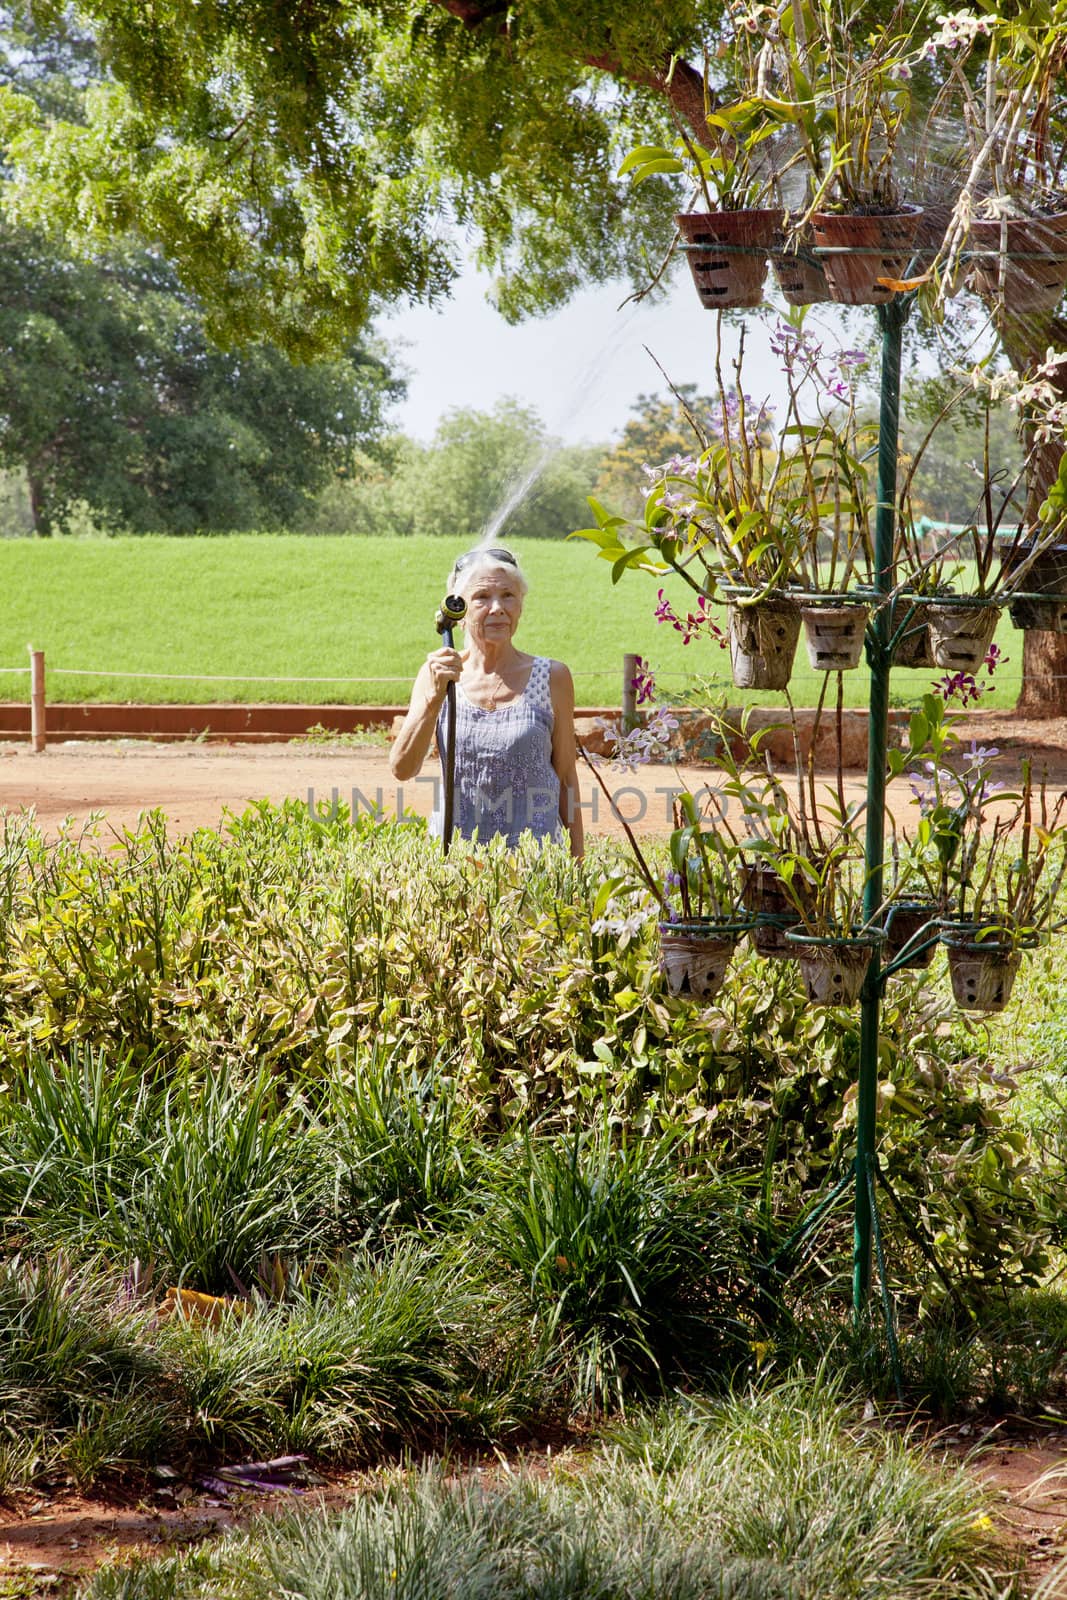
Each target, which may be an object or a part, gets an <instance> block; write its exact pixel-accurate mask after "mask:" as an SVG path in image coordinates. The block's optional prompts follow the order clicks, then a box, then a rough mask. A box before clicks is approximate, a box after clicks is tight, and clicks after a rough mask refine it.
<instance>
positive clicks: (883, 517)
mask: <svg viewBox="0 0 1067 1600" xmlns="http://www.w3.org/2000/svg"><path fill="white" fill-rule="evenodd" d="M909 310H910V303H909V301H908V300H902V299H900V298H897V299H893V300H890V301H889V302H888V303H887V304H886V305H884V306H881V307H879V321H880V323H881V327H882V386H881V399H880V405H879V412H878V506H877V510H876V512H875V521H874V586H875V591H876V593H877V594H879V595H887V594H889V593H890V592H891V591H892V589H893V584H894V562H893V540H894V532H895V523H896V500H897V450H898V436H899V430H900V353H901V345H902V342H903V338H902V336H903V330H904V323H905V321H906V320H907V316H908V312H909ZM891 635H892V628H891V626H890V616H889V608H888V607H887V606H881V607H876V609H875V614H874V617H873V619H872V622H871V627H870V629H869V632H868V636H867V659H868V662H869V665H870V674H871V684H870V724H869V728H868V736H867V737H868V742H867V751H868V756H867V837H866V848H865V859H866V871H867V879H866V884H865V886H864V891H863V919H864V921H865V922H870V921H871V919H872V918H873V917H874V915H875V913H876V912H877V911H878V908H879V906H880V905H881V903H882V867H883V863H884V860H885V784H886V754H887V750H888V745H889V666H890V662H889V655H890V651H889V641H890V637H891ZM881 995H882V973H881V959H880V952H879V950H878V947H877V946H876V947H875V951H874V954H873V956H872V957H871V964H870V967H869V969H868V972H867V979H866V982H865V983H864V986H863V996H862V1011H861V1021H860V1064H859V1083H858V1086H857V1101H856V1112H857V1117H856V1220H855V1229H854V1234H853V1253H852V1306H853V1310H854V1312H855V1314H856V1316H857V1317H858V1316H859V1314H860V1312H861V1311H862V1309H863V1307H864V1305H865V1304H866V1301H867V1293H868V1290H869V1289H870V1284H871V1225H872V1217H871V1189H870V1185H869V1184H868V1174H869V1173H870V1171H871V1167H872V1163H873V1159H874V1148H875V1124H876V1120H877V1106H878V1032H879V1012H880V1010H881Z"/></svg>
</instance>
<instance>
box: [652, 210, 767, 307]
mask: <svg viewBox="0 0 1067 1600" xmlns="http://www.w3.org/2000/svg"><path fill="white" fill-rule="evenodd" d="M674 220H675V222H676V223H677V224H678V228H679V231H680V232H681V235H682V238H683V240H684V241H685V252H686V255H687V256H688V258H689V270H690V272H691V273H692V274H693V282H694V283H695V284H696V291H697V294H698V295H699V297H700V303H701V305H702V306H704V307H705V308H706V309H707V310H709V311H730V310H736V309H738V308H739V307H744V306H758V305H760V304H762V301H763V285H764V281H765V279H766V277H767V256H768V255H769V253H770V249H771V246H772V244H773V243H774V239H775V236H776V234H777V232H778V230H779V228H780V227H781V223H782V213H781V211H780V210H774V211H692V212H684V213H682V214H681V215H679V216H676V217H675V219H674ZM723 245H729V246H731V248H730V249H727V250H723V249H722V248H721V246H723Z"/></svg>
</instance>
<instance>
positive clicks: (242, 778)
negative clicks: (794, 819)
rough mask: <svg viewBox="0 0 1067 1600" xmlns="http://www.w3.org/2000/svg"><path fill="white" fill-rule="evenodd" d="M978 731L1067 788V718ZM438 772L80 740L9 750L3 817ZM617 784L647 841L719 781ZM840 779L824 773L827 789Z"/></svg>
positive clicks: (190, 803)
mask: <svg viewBox="0 0 1067 1600" xmlns="http://www.w3.org/2000/svg"><path fill="white" fill-rule="evenodd" d="M967 732H968V734H969V735H970V736H972V737H973V738H974V739H976V740H977V741H978V742H979V743H981V744H984V745H995V746H996V747H998V748H999V749H1001V750H1002V751H1003V752H1004V754H1005V756H1006V758H1007V761H1006V768H1007V770H1006V776H1009V775H1010V772H1011V769H1012V768H1013V767H1014V768H1016V769H1017V765H1018V758H1019V757H1020V756H1022V755H1025V754H1030V755H1032V756H1033V757H1034V763H1035V770H1042V769H1046V770H1047V771H1048V775H1049V780H1050V783H1052V784H1053V785H1054V786H1057V787H1058V786H1063V785H1064V784H1067V719H1059V720H1056V721H1051V722H1024V721H1020V720H1019V719H1017V718H1014V717H1013V716H1012V715H1011V714H1008V713H1004V712H999V713H993V712H989V713H977V714H975V715H974V716H973V717H972V718H971V719H970V721H969V725H968V729H967ZM437 772H438V769H437V767H436V764H435V763H434V764H430V763H428V764H427V767H426V769H425V771H424V773H423V774H422V776H421V777H420V778H418V779H416V780H415V781H414V782H413V783H407V784H404V785H402V786H401V785H397V784H396V783H395V782H394V780H393V778H392V776H391V775H390V772H389V766H388V757H387V752H386V750H385V749H384V748H381V747H368V746H355V745H353V746H348V745H341V744H334V745H324V746H312V745H303V744H279V745H258V746H256V747H255V748H248V747H247V746H245V747H241V746H232V745H200V744H148V743H145V742H142V741H133V740H120V741H113V742H109V743H103V744H95V743H92V744H90V743H85V742H80V741H79V742H71V743H69V744H57V745H51V746H49V748H48V749H47V750H45V751H44V752H43V753H42V754H41V755H34V754H33V753H32V752H31V751H30V750H29V749H28V748H27V746H26V745H24V744H0V810H2V811H6V812H17V811H19V810H21V809H23V808H30V807H32V808H33V809H34V810H35V811H36V814H37V817H38V819H39V821H40V823H41V825H42V826H43V827H44V828H45V829H46V831H48V832H49V833H54V832H55V830H56V829H57V828H58V827H59V825H60V824H61V823H62V821H63V820H64V818H66V817H73V818H74V819H76V821H77V822H78V823H79V824H80V823H83V822H84V821H85V820H86V819H87V818H88V817H89V816H90V814H92V813H96V812H100V813H103V814H104V815H105V816H106V818H107V820H108V822H109V823H110V825H111V826H112V827H115V828H123V827H129V826H132V824H133V823H135V822H136V820H137V817H138V815H139V814H140V813H141V812H142V811H146V810H150V809H153V808H155V807H157V806H158V807H161V808H162V809H163V810H164V811H165V812H166V814H167V816H168V817H169V818H170V821H171V824H172V826H173V828H174V829H175V831H177V832H179V833H187V832H189V831H190V830H191V829H193V828H196V827H201V826H207V827H216V826H217V825H218V823H219V821H220V820H221V818H222V815H223V812H224V811H226V810H230V811H241V810H243V809H244V807H245V806H246V805H248V804H249V803H250V802H251V801H253V800H258V799H262V798H263V797H267V798H269V799H270V800H273V801H275V802H277V801H281V800H283V799H286V798H295V799H298V800H301V801H303V802H305V803H306V802H307V801H308V800H309V799H310V800H312V801H313V802H314V803H316V804H318V805H320V806H323V807H324V808H326V809H328V808H329V807H330V805H331V803H332V800H333V797H334V795H335V794H336V796H337V797H338V798H339V799H340V800H342V801H344V802H346V803H347V804H350V805H353V806H354V808H356V809H367V808H369V807H371V806H373V805H374V804H375V803H378V804H380V805H382V806H383V807H384V808H385V810H386V811H387V812H390V813H394V812H396V811H397V810H398V809H400V810H403V809H405V808H410V809H411V810H413V811H415V812H417V813H418V814H420V815H422V816H428V815H429V813H430V810H431V809H432V804H433V793H434V785H435V782H436V781H437ZM605 777H606V778H607V781H608V782H609V785H610V787H611V788H612V790H613V791H614V792H615V793H616V795H617V796H618V799H619V804H620V806H621V807H622V809H623V811H624V813H625V815H626V816H627V818H628V820H630V821H631V822H632V824H633V826H634V827H635V829H636V830H637V831H638V832H647V833H659V832H669V831H670V827H671V809H670V790H671V788H672V787H678V786H680V784H682V783H689V784H690V785H692V786H694V787H695V786H698V785H699V784H700V783H702V782H704V781H706V780H707V779H709V778H712V777H713V774H712V773H711V772H710V771H709V770H708V769H707V768H695V767H677V768H676V767H646V768H643V769H641V770H640V771H638V772H636V773H627V774H623V775H621V776H620V775H619V774H614V773H610V774H609V773H607V772H606V771H605ZM831 781H832V774H830V773H829V772H822V773H820V774H819V777H818V782H819V785H820V788H825V786H827V785H829V784H830V783H831ZM864 783H865V775H864V773H863V772H862V771H858V770H857V771H851V772H849V773H847V774H846V777H845V795H846V799H847V801H848V802H849V803H852V802H854V801H857V800H861V799H862V798H863V794H864ZM582 793H583V803H584V807H585V817H586V826H587V828H588V829H589V831H591V832H593V833H618V832H619V831H620V830H619V826H618V823H617V822H616V821H615V820H614V819H613V817H612V815H611V811H610V808H609V806H608V805H607V802H606V801H605V799H604V797H603V796H602V795H601V794H599V793H598V792H597V790H596V786H595V784H594V782H593V780H592V778H591V776H590V775H589V773H588V772H584V773H583V774H582ZM910 802H911V794H910V791H909V789H908V787H907V785H906V784H905V783H903V782H898V783H896V784H894V785H893V786H892V789H891V791H890V800H889V804H890V809H891V810H892V812H893V814H894V815H895V816H897V817H898V818H903V817H906V816H907V814H908V807H909V805H910Z"/></svg>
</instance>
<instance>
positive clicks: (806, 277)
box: [771, 229, 830, 306]
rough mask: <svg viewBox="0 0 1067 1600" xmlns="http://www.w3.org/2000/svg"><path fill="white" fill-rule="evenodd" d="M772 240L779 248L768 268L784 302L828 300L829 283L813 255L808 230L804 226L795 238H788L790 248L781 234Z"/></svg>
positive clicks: (813, 239) (793, 304) (797, 304)
mask: <svg viewBox="0 0 1067 1600" xmlns="http://www.w3.org/2000/svg"><path fill="white" fill-rule="evenodd" d="M775 242H776V244H780V245H781V249H777V250H775V251H774V253H773V254H772V256H771V269H772V271H773V272H774V276H775V277H776V278H777V280H778V287H779V289H780V290H781V291H782V298H783V299H784V300H785V302H786V304H787V305H790V306H813V305H819V304H821V303H822V302H823V301H825V300H829V298H830V286H829V284H828V283H827V281H826V273H825V272H824V271H823V265H822V262H821V261H820V260H819V259H818V257H817V256H816V255H815V254H814V250H815V238H814V235H813V234H812V233H811V232H810V230H808V229H805V230H804V232H803V233H801V235H800V236H799V238H797V239H795V240H791V241H790V243H791V244H793V245H794V248H792V249H790V248H788V247H787V246H786V243H785V240H784V239H783V238H781V237H779V238H778V239H777V240H776V241H775Z"/></svg>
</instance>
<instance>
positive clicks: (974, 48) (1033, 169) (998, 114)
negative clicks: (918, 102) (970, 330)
mask: <svg viewBox="0 0 1067 1600" xmlns="http://www.w3.org/2000/svg"><path fill="white" fill-rule="evenodd" d="M938 23H939V27H938V31H937V32H936V33H934V34H932V35H931V36H930V38H928V39H927V40H926V42H925V44H924V47H923V49H924V55H925V56H926V57H927V58H928V59H930V60H932V61H936V62H937V64H938V67H939V69H940V71H941V72H942V74H943V77H944V81H945V89H944V90H943V93H942V98H944V97H945V96H946V95H947V94H954V95H955V99H956V104H955V107H954V108H953V109H954V111H955V120H956V122H957V125H958V126H960V127H961V129H962V132H963V136H964V138H965V140H966V145H967V152H968V161H969V168H968V172H967V176H966V178H965V180H964V183H963V185H962V187H961V189H960V194H959V199H958V202H957V206H956V213H955V217H954V222H953V226H952V229H951V230H950V233H949V237H948V239H947V240H946V254H947V255H948V256H949V257H952V256H954V255H955V254H956V253H958V250H959V248H960V247H961V246H962V244H963V242H964V239H965V236H966V232H967V228H968V226H969V224H970V220H971V216H972V215H974V214H979V215H983V216H986V217H989V218H991V219H1005V218H1009V217H1024V216H1034V215H1038V214H1041V213H1042V212H1047V211H1048V210H1062V209H1063V189H1064V180H1065V173H1064V150H1065V140H1064V136H1063V135H1064V129H1063V126H1062V123H1063V119H1064V114H1065V103H1064V99H1063V95H1062V89H1061V85H1062V80H1063V74H1064V70H1065V68H1067V3H1065V0H1053V3H1052V4H1051V5H1048V4H1033V3H1024V4H1022V5H1020V6H1019V7H1018V9H1017V11H1016V14H1015V15H1013V16H1011V17H1006V16H1001V15H999V14H998V12H997V10H996V8H995V7H994V6H993V5H992V4H990V3H988V0H979V5H978V9H977V10H961V11H956V12H953V13H951V14H948V15H945V14H943V15H941V16H940V17H939V18H938ZM1057 122H1058V123H1059V124H1060V126H1059V127H1058V128H1057V126H1056V124H1057Z"/></svg>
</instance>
